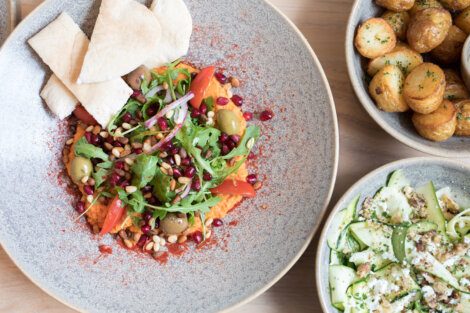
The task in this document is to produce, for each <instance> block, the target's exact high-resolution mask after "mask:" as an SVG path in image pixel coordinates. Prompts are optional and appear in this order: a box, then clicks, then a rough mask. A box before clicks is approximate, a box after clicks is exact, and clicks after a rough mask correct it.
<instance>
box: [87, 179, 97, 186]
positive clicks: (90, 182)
mask: <svg viewBox="0 0 470 313" xmlns="http://www.w3.org/2000/svg"><path fill="white" fill-rule="evenodd" d="M87 183H88V185H90V186H94V185H95V183H96V182H95V180H94V179H93V178H88V181H87Z"/></svg>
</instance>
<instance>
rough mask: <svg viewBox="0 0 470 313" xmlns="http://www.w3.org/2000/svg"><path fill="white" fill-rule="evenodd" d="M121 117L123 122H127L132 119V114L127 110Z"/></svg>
mask: <svg viewBox="0 0 470 313" xmlns="http://www.w3.org/2000/svg"><path fill="white" fill-rule="evenodd" d="M121 119H122V121H123V122H124V123H129V122H130V121H131V120H132V115H131V114H130V113H129V112H127V113H126V114H124V115H123V116H122V118H121Z"/></svg>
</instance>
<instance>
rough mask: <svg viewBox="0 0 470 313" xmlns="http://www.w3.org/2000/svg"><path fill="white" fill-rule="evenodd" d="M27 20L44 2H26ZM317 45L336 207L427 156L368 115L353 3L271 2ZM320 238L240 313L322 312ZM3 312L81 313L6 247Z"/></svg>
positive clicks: (0, 277) (1, 261) (0, 276)
mask: <svg viewBox="0 0 470 313" xmlns="http://www.w3.org/2000/svg"><path fill="white" fill-rule="evenodd" d="M20 1H21V15H22V16H23V17H24V16H26V15H27V14H28V13H29V12H30V11H31V10H32V9H34V8H35V7H36V6H37V5H38V4H39V3H41V2H42V0H20ZM271 1H272V3H273V4H274V5H275V6H277V7H278V8H279V9H281V11H283V12H284V13H285V14H286V15H287V16H288V17H289V18H290V19H291V20H292V21H293V22H294V23H295V24H296V25H297V27H299V28H300V30H301V31H302V32H303V34H304V35H305V37H307V39H308V41H309V42H310V44H311V45H312V46H313V48H314V50H315V52H316V54H317V56H318V58H319V59H320V62H321V63H322V65H323V69H324V70H325V72H326V76H327V77H328V79H329V82H330V86H331V89H332V92H333V96H334V98H335V102H336V110H337V113H338V119H339V127H340V158H339V169H338V178H337V180H336V187H335V191H334V194H333V198H332V201H331V204H330V208H331V207H333V205H334V204H335V202H336V201H337V200H338V199H339V197H340V196H341V195H342V194H343V193H344V192H345V191H346V189H347V188H348V187H349V186H350V185H351V184H353V183H354V182H355V181H356V180H358V179H359V178H360V177H362V176H363V175H365V174H366V173H368V172H369V171H371V170H373V169H375V168H377V167H379V166H381V165H383V164H385V163H388V162H390V161H394V160H398V159H401V158H406V157H413V156H420V155H423V154H422V153H420V152H417V151H415V150H413V149H411V148H408V147H406V146H405V145H403V144H401V143H399V142H398V141H397V140H395V139H393V138H392V137H390V136H389V135H388V134H387V133H385V132H384V131H383V130H382V129H381V128H380V127H379V126H378V125H377V124H376V123H375V122H374V121H373V120H372V119H371V118H370V117H369V115H368V114H367V113H366V111H365V110H364V109H363V108H362V107H361V105H360V103H359V102H358V100H357V99H356V96H355V94H354V92H353V90H352V87H351V85H350V83H349V78H348V75H347V70H346V62H345V55H344V37H345V28H346V23H347V19H348V15H349V11H350V9H351V6H352V3H353V0H271ZM317 240H318V235H317V236H316V237H315V239H314V240H313V242H312V243H311V244H310V246H309V247H308V249H307V251H306V252H305V253H304V255H303V256H302V257H301V259H300V260H299V261H298V262H297V264H296V265H294V267H293V268H292V269H291V270H290V271H289V272H288V273H287V274H286V275H285V276H284V277H283V278H282V279H281V280H280V281H279V282H277V283H276V284H275V285H274V286H273V287H271V288H270V289H269V290H268V291H266V292H265V293H264V294H262V295H261V296H259V297H258V298H256V299H255V300H253V301H251V302H250V303H248V304H245V305H244V306H242V307H239V308H237V309H236V310H234V312H237V313H242V312H243V313H247V312H248V313H250V312H256V313H268V312H269V313H275V312H282V313H284V312H296V313H303V312H315V313H316V312H322V310H321V307H320V304H319V302H318V297H317V293H316V288H315V269H314V264H315V253H316V244H317ZM0 312H2V313H3V312H24V313H28V312H61V313H62V312H63V313H65V312H75V311H73V310H71V309H69V308H67V307H66V306H64V305H63V304H61V303H60V302H58V301H57V300H55V299H53V298H51V297H50V296H49V295H47V294H46V293H44V292H43V291H42V290H41V289H39V288H38V287H36V286H35V285H34V284H33V283H32V282H30V281H29V280H28V279H27V278H26V277H25V276H24V275H23V274H22V273H21V272H20V270H19V269H18V268H16V266H15V265H14V264H13V262H12V261H11V260H10V259H9V258H8V256H7V255H6V254H5V252H4V251H3V249H1V248H0Z"/></svg>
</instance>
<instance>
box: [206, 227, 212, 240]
mask: <svg viewBox="0 0 470 313" xmlns="http://www.w3.org/2000/svg"><path fill="white" fill-rule="evenodd" d="M211 235H212V231H211V230H210V229H209V230H208V231H206V239H209V238H210V237H211Z"/></svg>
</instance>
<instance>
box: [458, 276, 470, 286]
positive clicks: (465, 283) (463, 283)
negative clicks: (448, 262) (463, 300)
mask: <svg viewBox="0 0 470 313" xmlns="http://www.w3.org/2000/svg"><path fill="white" fill-rule="evenodd" d="M460 286H463V287H467V286H470V280H468V279H467V278H466V277H462V278H461V279H460Z"/></svg>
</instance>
